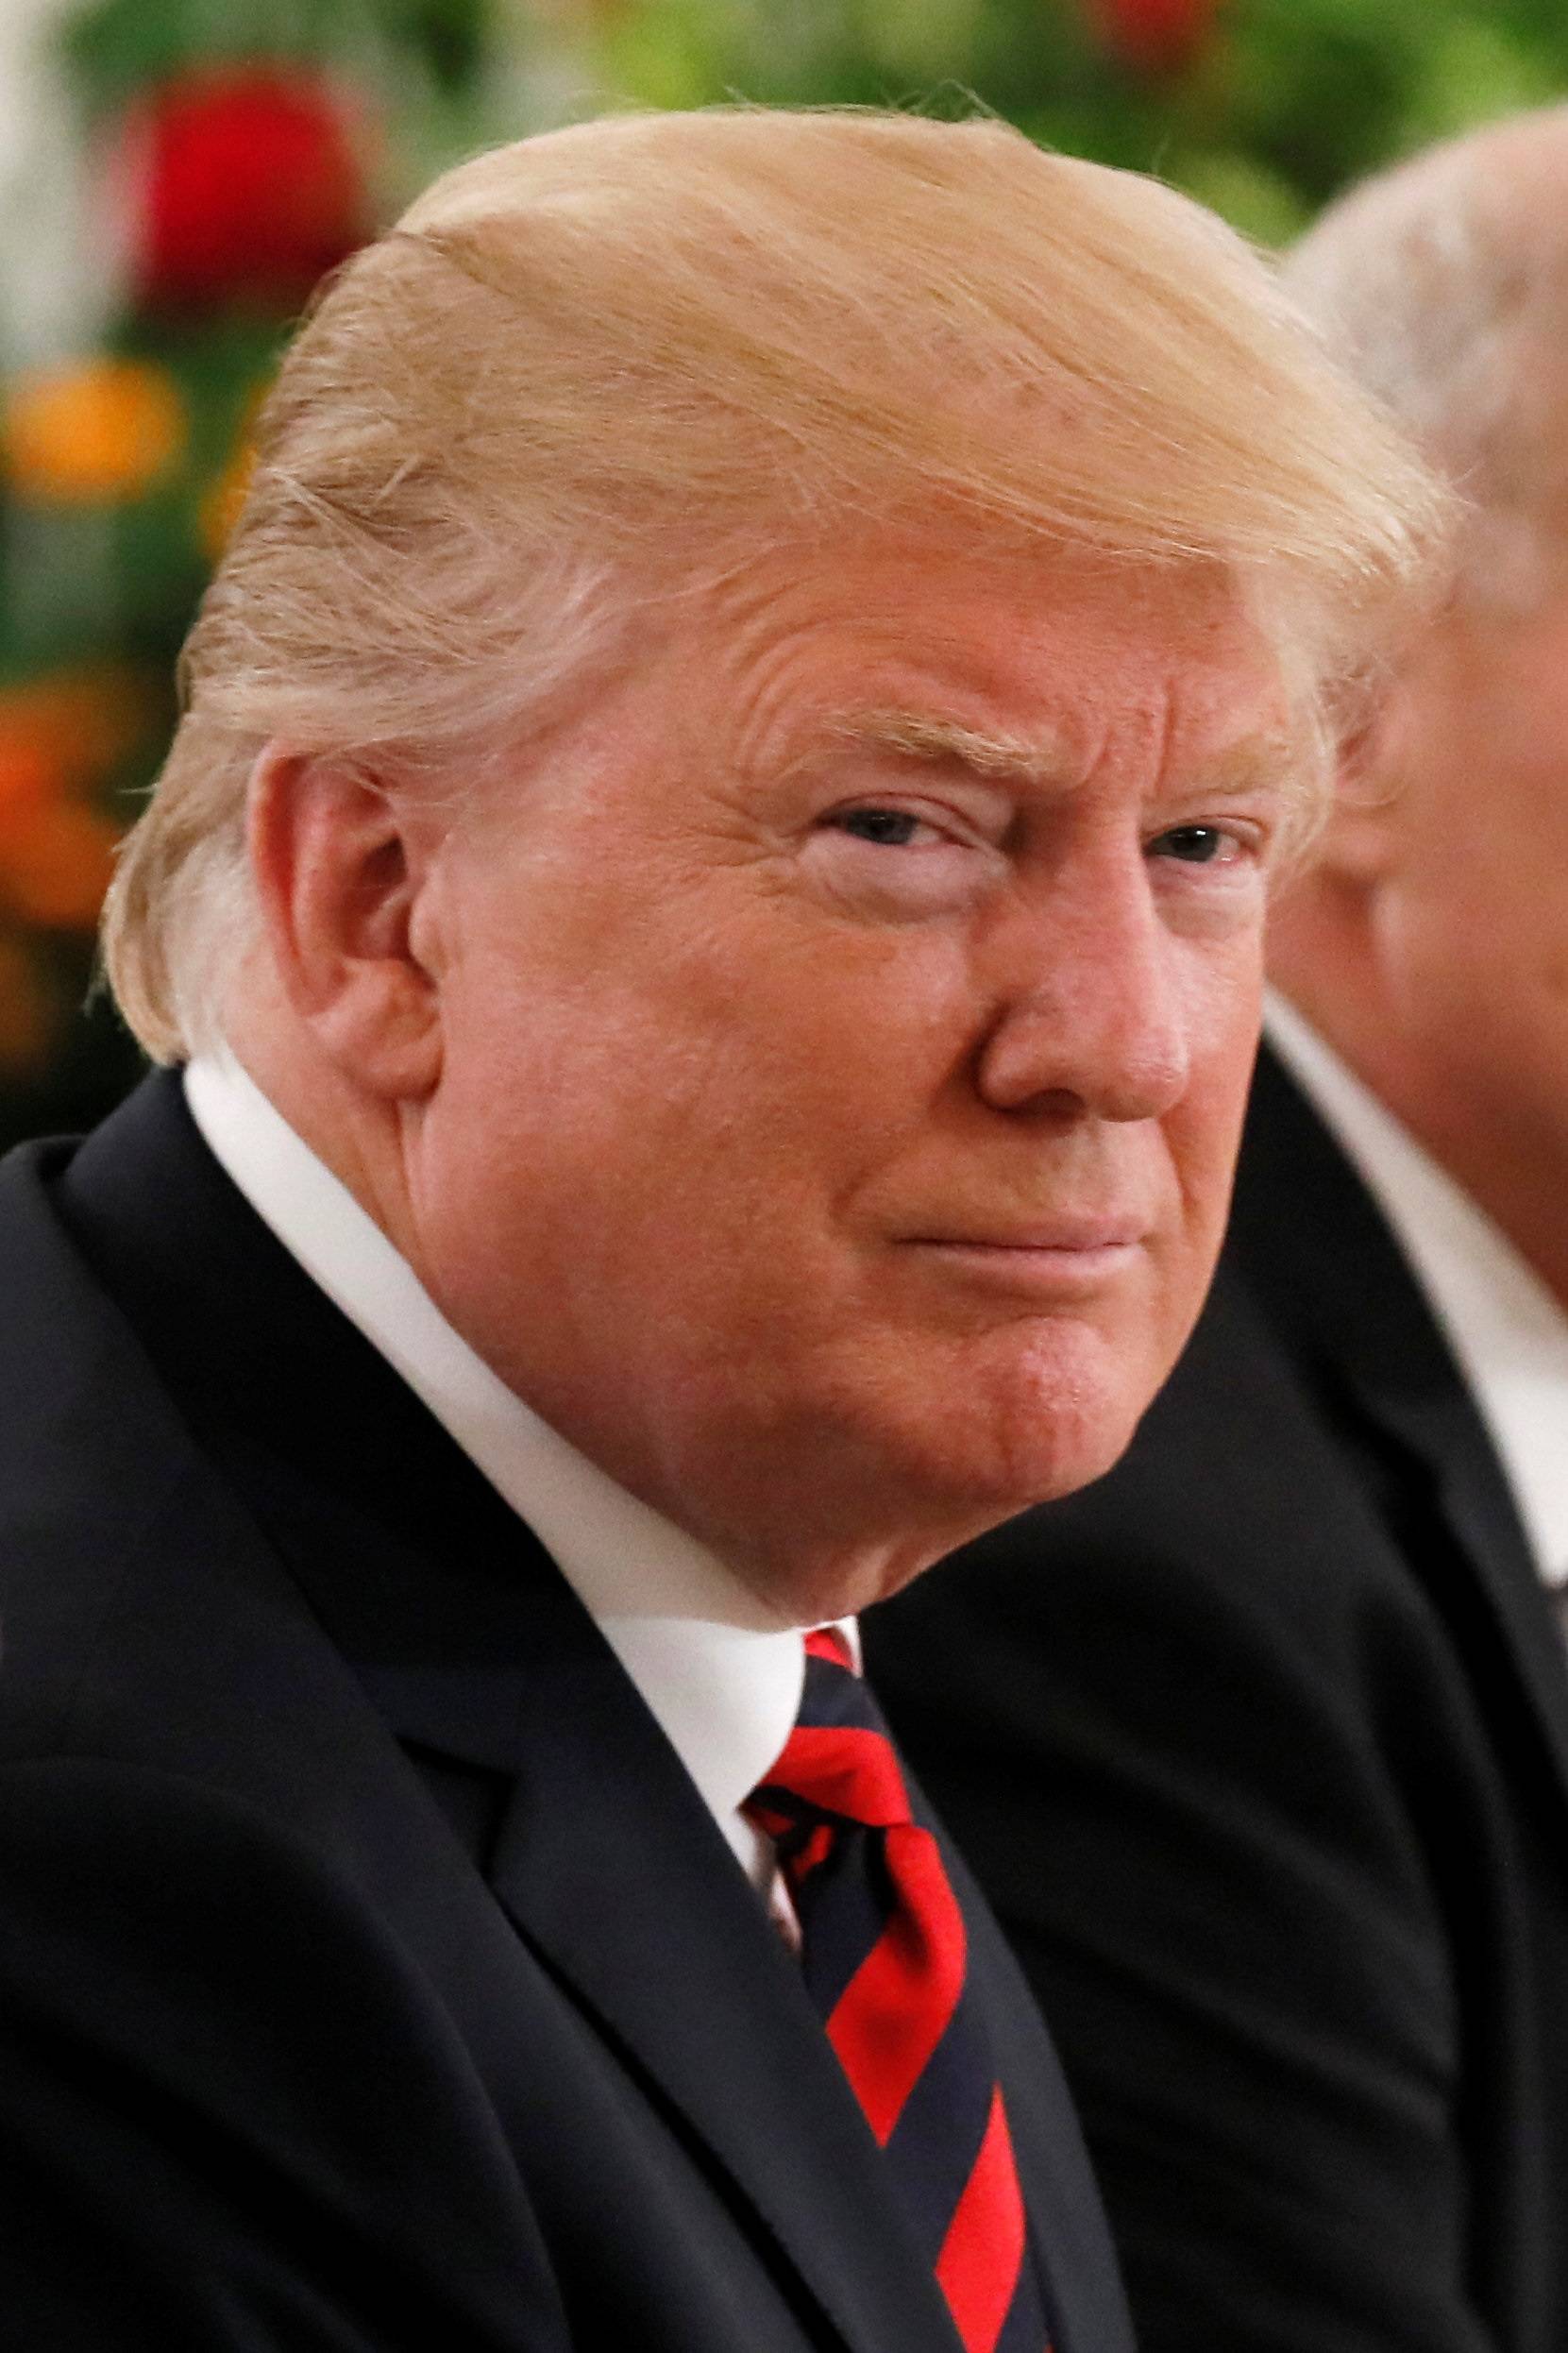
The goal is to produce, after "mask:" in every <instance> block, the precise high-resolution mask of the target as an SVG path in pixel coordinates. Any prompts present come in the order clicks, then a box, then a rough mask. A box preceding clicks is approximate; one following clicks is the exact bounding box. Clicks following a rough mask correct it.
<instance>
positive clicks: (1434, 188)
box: [1282, 106, 1568, 611]
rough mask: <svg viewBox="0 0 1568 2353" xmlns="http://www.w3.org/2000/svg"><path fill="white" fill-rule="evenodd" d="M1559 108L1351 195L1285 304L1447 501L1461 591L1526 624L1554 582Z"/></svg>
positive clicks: (1559, 556)
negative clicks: (1432, 468) (1294, 307)
mask: <svg viewBox="0 0 1568 2353" xmlns="http://www.w3.org/2000/svg"><path fill="white" fill-rule="evenodd" d="M1565 198H1568V107H1563V106H1554V107H1543V108H1540V109H1537V110H1534V111H1532V112H1529V113H1525V114H1518V115H1514V116H1512V117H1510V118H1509V119H1508V120H1507V121H1504V122H1501V123H1493V124H1489V125H1487V126H1486V127H1483V128H1481V129H1479V130H1475V131H1471V132H1469V133H1468V134H1467V135H1466V136H1465V137H1464V138H1462V139H1455V140H1449V141H1445V142H1444V143H1443V144H1442V145H1439V146H1435V147H1428V148H1426V149H1425V151H1424V152H1423V153H1422V154H1420V155H1418V156H1415V157H1412V158H1410V159H1409V160H1408V161H1405V162H1402V163H1398V164H1395V165H1393V166H1392V167H1391V169H1389V170H1388V171H1384V172H1378V173H1376V174H1374V177H1373V178H1370V179H1366V180H1363V181H1361V182H1360V184H1359V185H1358V186H1357V187H1356V188H1353V189H1352V190H1350V192H1349V193H1348V194H1347V195H1343V196H1341V197H1340V199H1339V201H1338V202H1337V203H1335V204H1332V205H1330V206H1329V208H1328V209H1327V211H1326V212H1324V214H1323V215H1322V217H1321V218H1320V219H1319V220H1318V221H1317V222H1316V223H1315V224H1314V226H1313V227H1312V229H1309V230H1308V232H1307V235H1306V236H1305V237H1304V238H1303V239H1302V240H1301V242H1300V243H1299V244H1298V245H1296V246H1295V247H1294V248H1293V250H1292V251H1291V252H1290V254H1289V255H1288V256H1287V258H1286V262H1285V265H1284V269H1283V272H1282V276H1283V280H1284V283H1285V285H1286V287H1287V289H1288V290H1289V292H1290V294H1291V295H1292V296H1294V297H1295V299H1296V300H1297V301H1299V302H1300V303H1301V305H1302V307H1303V309H1304V310H1305V311H1307V313H1308V314H1309V315H1310V316H1311V317H1312V318H1313V319H1314V320H1315V321H1316V322H1317V323H1318V325H1319V326H1320V328H1321V329H1322V330H1323V332H1324V337H1325V339H1326V340H1327V342H1328V343H1329V344H1330V346H1331V347H1332V348H1333V349H1334V351H1335V352H1336V354H1337V355H1338V356H1339V357H1340V359H1341V360H1342V361H1343V362H1344V364H1346V365H1347V366H1348V367H1349V368H1350V370H1351V372H1352V373H1353V374H1354V375H1355V377H1356V379H1357V381H1358V382H1359V383H1360V384H1361V385H1362V386H1363V387H1364V388H1365V389H1367V390H1368V391H1370V392H1371V393H1373V394H1374V396H1375V397H1376V398H1378V399H1380V400H1382V401H1383V402H1384V403H1385V404H1386V405H1387V407H1388V408H1389V409H1390V410H1391V412H1392V413H1393V414H1394V415H1396V416H1397V417H1398V418H1399V420H1400V421H1401V423H1402V424H1404V425H1405V426H1406V427H1407V428H1408V431H1409V432H1410V433H1411V434H1412V435H1413V436H1414V437H1415V439H1416V440H1417V442H1418V443H1419V445H1420V447H1421V448H1422V449H1423V450H1424V451H1425V453H1426V455H1427V456H1428V457H1429V458H1430V459H1431V460H1432V461H1433V463H1434V464H1436V465H1437V466H1439V467H1441V469H1442V472H1443V473H1444V474H1445V475H1446V476H1447V477H1448V479H1449V480H1450V481H1452V482H1456V483H1457V484H1458V485H1459V487H1460V488H1461V490H1462V492H1463V494H1464V498H1465V501H1466V511H1465V514H1464V518H1463V525H1462V529H1461V532H1460V534H1459V543H1458V555H1459V559H1460V561H1459V587H1460V589H1461V592H1462V593H1463V595H1464V597H1465V598H1466V600H1467V601H1469V602H1470V603H1471V604H1472V605H1473V606H1476V607H1480V608H1489V607H1490V608H1492V609H1496V610H1501V611H1518V610H1520V609H1527V608H1528V607H1529V606H1531V605H1532V604H1534V603H1535V602H1536V601H1538V600H1539V598H1540V597H1541V596H1542V595H1543V593H1544V592H1545V591H1547V590H1548V589H1550V588H1551V587H1553V586H1560V585H1561V584H1562V582H1563V580H1564V577H1565V574H1568V530H1565V525H1568V464H1565V462H1564V453H1563V416H1564V408H1565V397H1568V366H1565V364H1564V356H1563V355H1564V353H1565V352H1568V214H1565V210H1564V205H1565Z"/></svg>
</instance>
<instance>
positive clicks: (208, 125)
mask: <svg viewBox="0 0 1568 2353" xmlns="http://www.w3.org/2000/svg"><path fill="white" fill-rule="evenodd" d="M131 135H132V138H133V141H134V142H135V152H136V178H137V179H138V180H139V182H140V186H139V188H138V192H137V194H138V210H139V215H140V217H139V220H138V223H137V227H138V230H139V234H138V236H137V239H136V243H135V245H134V248H133V257H132V267H133V272H134V277H135V282H136V290H137V293H138V295H139V296H140V298H141V299H142V300H143V302H145V303H147V304H149V305H151V306H153V307H155V308H164V309H166V308H183V307H187V306H190V305H193V304H194V305H200V306H202V307H204V308H205V307H208V306H211V305H213V304H217V303H223V302H228V301H233V300H236V299H239V300H249V301H254V302H262V303H265V304H268V305H269V306H276V307H278V308H280V309H284V310H288V309H292V308H293V307H294V306H295V304H296V303H297V302H299V301H300V300H301V299H302V298H303V296H305V295H306V294H308V293H309V291H310V289H311V288H312V286H313V285H314V284H315V281H316V279H318V278H320V277H321V275H322V273H323V272H324V271H326V270H329V269H330V268H332V267H333V265H334V264H335V263H337V262H341V261H343V260H344V258H345V257H346V255H347V254H349V253H352V252H353V250H354V248H355V247H356V246H357V245H362V243H363V242H364V239H365V237H366V236H367V234H368V233H369V220H368V212H369V207H368V200H367V196H366V191H365V185H364V176H363V173H362V168H361V164H360V160H359V158H358V156H357V155H356V153H355V151H354V144H353V141H352V140H351V138H350V136H349V132H348V127H347V125H346V121H345V118H344V113H343V110H342V107H341V105H340V103H339V102H338V101H337V99H336V98H335V97H334V96H333V94H332V93H330V92H329V90H328V89H327V88H325V87H324V86H323V85H322V84H321V83H320V82H319V81H314V80H311V79H308V78H306V77H303V76H296V75H293V74H290V73H287V72H286V71H284V70H283V69H282V68H280V67H274V66H265V65H257V66H250V67H245V68H242V69H238V70H235V71H232V72H213V73H203V74H192V75H189V76H182V77H181V78H180V79H179V80H178V81H175V82H169V83H166V84H165V85H164V86H163V87H162V88H161V89H160V90H159V91H158V92H157V93H156V94H155V95H154V97H153V98H152V99H151V100H150V102H149V103H148V104H147V106H146V107H145V108H144V109H143V112H142V114H141V117H140V119H139V120H138V121H136V122H135V123H133V126H132V132H131Z"/></svg>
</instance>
